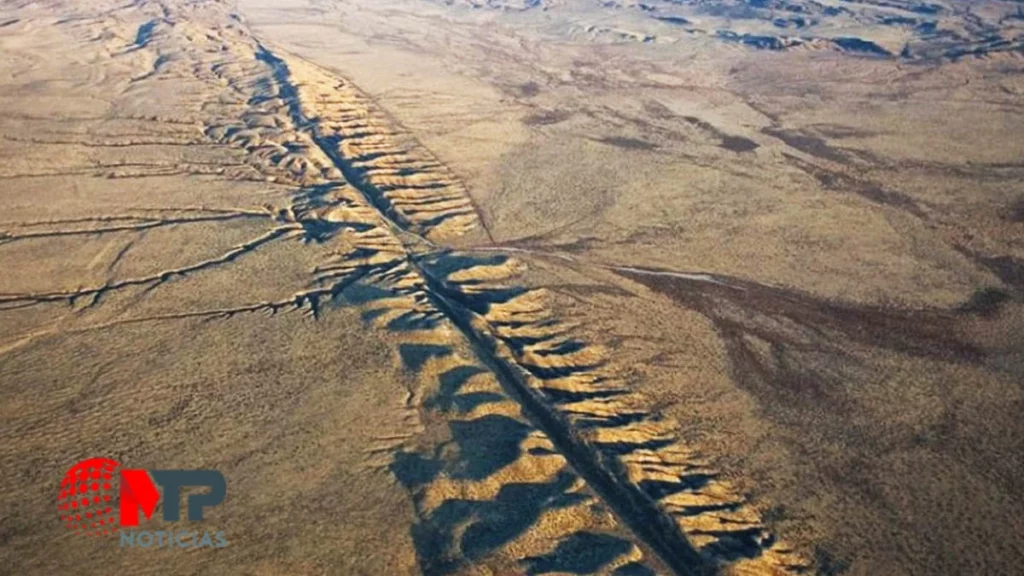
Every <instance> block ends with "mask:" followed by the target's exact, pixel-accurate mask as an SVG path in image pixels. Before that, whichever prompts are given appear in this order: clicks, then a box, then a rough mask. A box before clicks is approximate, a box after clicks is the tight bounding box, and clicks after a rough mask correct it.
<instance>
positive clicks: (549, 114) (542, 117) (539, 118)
mask: <svg viewBox="0 0 1024 576" xmlns="http://www.w3.org/2000/svg"><path fill="white" fill-rule="evenodd" d="M572 115H573V113H572V112H570V111H568V110H544V111H543V112H537V113H536V114H530V115H529V116H527V117H525V118H523V120H522V122H523V124H526V125H527V126H548V125H551V124H558V123H560V122H565V121H566V120H568V119H569V118H572Z"/></svg>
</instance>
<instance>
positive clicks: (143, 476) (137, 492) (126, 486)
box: [121, 469, 160, 526]
mask: <svg viewBox="0 0 1024 576" xmlns="http://www.w3.org/2000/svg"><path fill="white" fill-rule="evenodd" d="M159 500H160V493H159V492H157V490H156V485H154V484H153V481H152V480H150V478H149V473H147V472H146V471H145V470H127V469H122V470H121V526H138V525H139V510H142V514H143V515H144V516H145V517H146V520H149V519H150V517H152V516H153V511H154V510H156V503H157V502H158V501H159Z"/></svg>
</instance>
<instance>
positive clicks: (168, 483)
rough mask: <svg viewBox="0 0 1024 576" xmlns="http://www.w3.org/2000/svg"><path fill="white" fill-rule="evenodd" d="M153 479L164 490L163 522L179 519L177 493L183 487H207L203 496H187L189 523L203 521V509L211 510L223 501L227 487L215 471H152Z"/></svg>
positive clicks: (222, 478) (221, 476) (219, 474)
mask: <svg viewBox="0 0 1024 576" xmlns="http://www.w3.org/2000/svg"><path fill="white" fill-rule="evenodd" d="M151 473H152V474H153V479H154V480H156V482H157V484H160V486H162V487H163V489H164V520H166V521H167V522H177V521H178V520H180V519H181V510H180V509H179V505H178V504H179V502H178V498H179V493H180V490H181V488H182V487H184V486H208V487H209V488H210V491H209V492H207V493H205V494H189V495H188V519H189V522H198V521H200V520H202V519H203V508H211V507H213V506H216V505H218V504H220V503H221V502H223V501H224V497H225V496H226V495H227V491H228V487H227V483H226V482H225V481H224V476H223V475H222V474H221V473H220V472H218V471H216V470H152V471H151Z"/></svg>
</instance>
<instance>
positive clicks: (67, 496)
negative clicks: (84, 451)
mask: <svg viewBox="0 0 1024 576" xmlns="http://www.w3.org/2000/svg"><path fill="white" fill-rule="evenodd" d="M119 467H120V464H118V463H117V462H116V461H114V460H110V459H108V458H90V459H88V460H82V461H81V462H79V463H78V464H75V465H74V466H72V467H71V468H69V469H68V471H67V473H66V474H64V480H62V481H61V483H60V495H58V496H57V510H58V511H59V512H60V519H61V520H62V521H63V522H64V525H65V526H67V528H68V530H72V531H74V532H76V533H78V534H85V535H87V536H100V535H107V534H110V533H112V532H114V531H116V530H117V526H118V521H117V511H116V510H117V507H116V506H115V502H114V496H115V495H116V494H117V492H116V491H115V487H116V479H117V469H118V468H119Z"/></svg>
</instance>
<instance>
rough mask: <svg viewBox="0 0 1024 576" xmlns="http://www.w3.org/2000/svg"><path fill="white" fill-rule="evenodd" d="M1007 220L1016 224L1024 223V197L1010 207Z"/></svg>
mask: <svg viewBox="0 0 1024 576" xmlns="http://www.w3.org/2000/svg"><path fill="white" fill-rule="evenodd" d="M1007 220H1009V221H1010V222H1016V223H1021V222H1024V196H1021V197H1020V198H1018V199H1017V201H1016V202H1014V203H1013V205H1011V206H1010V210H1009V214H1007Z"/></svg>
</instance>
